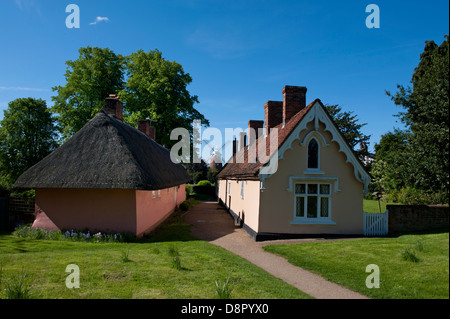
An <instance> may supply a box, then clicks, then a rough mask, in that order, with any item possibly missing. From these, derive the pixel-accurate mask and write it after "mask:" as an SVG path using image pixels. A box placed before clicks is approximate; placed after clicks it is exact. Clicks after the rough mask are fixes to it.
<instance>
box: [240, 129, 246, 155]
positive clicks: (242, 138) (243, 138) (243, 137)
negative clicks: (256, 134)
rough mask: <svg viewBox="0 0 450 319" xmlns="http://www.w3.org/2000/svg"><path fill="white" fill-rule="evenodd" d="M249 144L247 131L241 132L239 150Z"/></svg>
mask: <svg viewBox="0 0 450 319" xmlns="http://www.w3.org/2000/svg"><path fill="white" fill-rule="evenodd" d="M246 146H247V133H245V132H241V133H239V152H240V151H241V150H242V149H243V148H244V147H246Z"/></svg>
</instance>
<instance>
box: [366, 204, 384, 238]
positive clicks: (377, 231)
mask: <svg viewBox="0 0 450 319" xmlns="http://www.w3.org/2000/svg"><path fill="white" fill-rule="evenodd" d="M363 215H364V236H386V235H387V234H388V232H389V229H388V228H389V212H388V211H387V210H386V211H385V212H384V213H366V212H363Z"/></svg>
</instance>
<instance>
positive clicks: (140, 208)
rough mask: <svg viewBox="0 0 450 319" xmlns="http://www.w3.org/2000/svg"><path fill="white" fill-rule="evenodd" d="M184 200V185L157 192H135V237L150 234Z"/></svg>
mask: <svg viewBox="0 0 450 319" xmlns="http://www.w3.org/2000/svg"><path fill="white" fill-rule="evenodd" d="M185 200H186V191H185V185H180V186H178V187H171V188H166V189H161V190H157V191H140V190H138V191H136V235H137V236H141V235H144V234H146V233H148V232H151V231H152V230H153V229H155V228H156V227H157V226H158V225H159V224H161V223H162V222H163V221H164V220H165V219H166V218H167V217H169V216H170V214H171V213H172V212H173V211H174V210H175V208H176V207H177V206H178V205H180V204H181V203H182V202H183V201H185Z"/></svg>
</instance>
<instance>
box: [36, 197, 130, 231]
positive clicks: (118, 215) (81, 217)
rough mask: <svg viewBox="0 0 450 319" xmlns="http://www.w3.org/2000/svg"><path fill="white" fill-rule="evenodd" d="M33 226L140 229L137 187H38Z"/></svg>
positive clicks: (106, 229)
mask: <svg viewBox="0 0 450 319" xmlns="http://www.w3.org/2000/svg"><path fill="white" fill-rule="evenodd" d="M35 202H36V204H35V214H36V219H35V221H34V223H33V228H43V229H49V230H63V229H74V230H84V229H89V230H91V231H104V232H131V233H135V232H136V213H135V211H136V200H135V190H116V189H36V201H35Z"/></svg>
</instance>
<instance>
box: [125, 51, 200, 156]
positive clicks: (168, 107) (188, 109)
mask: <svg viewBox="0 0 450 319" xmlns="http://www.w3.org/2000/svg"><path fill="white" fill-rule="evenodd" d="M126 68H127V82H126V84H125V87H124V89H123V90H122V91H121V92H120V93H119V96H120V98H121V99H122V100H123V101H124V102H125V104H126V112H125V113H124V119H125V121H127V122H128V123H130V124H131V125H136V124H135V123H137V121H138V120H139V119H143V118H150V119H151V120H153V126H155V127H156V132H157V133H156V140H157V141H158V142H159V143H160V144H162V145H165V146H166V147H171V146H172V145H173V144H175V143H176V141H171V140H170V132H171V131H172V130H173V129H174V128H177V127H183V128H186V129H188V131H189V132H191V136H192V129H193V120H201V121H202V124H203V125H209V122H208V121H207V120H206V119H205V117H204V116H203V115H202V114H201V113H200V112H198V111H197V110H196V109H195V107H194V105H195V103H198V97H197V96H195V95H191V94H190V93H189V91H188V90H187V86H188V85H189V84H190V83H191V82H192V78H191V76H190V75H189V73H185V72H184V70H183V67H182V66H181V65H180V64H179V63H177V62H175V61H167V60H165V59H164V58H163V57H162V54H161V52H160V51H158V50H154V51H149V52H147V53H146V52H144V51H143V50H139V51H137V52H135V53H132V54H131V55H130V56H128V57H127V65H126Z"/></svg>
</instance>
